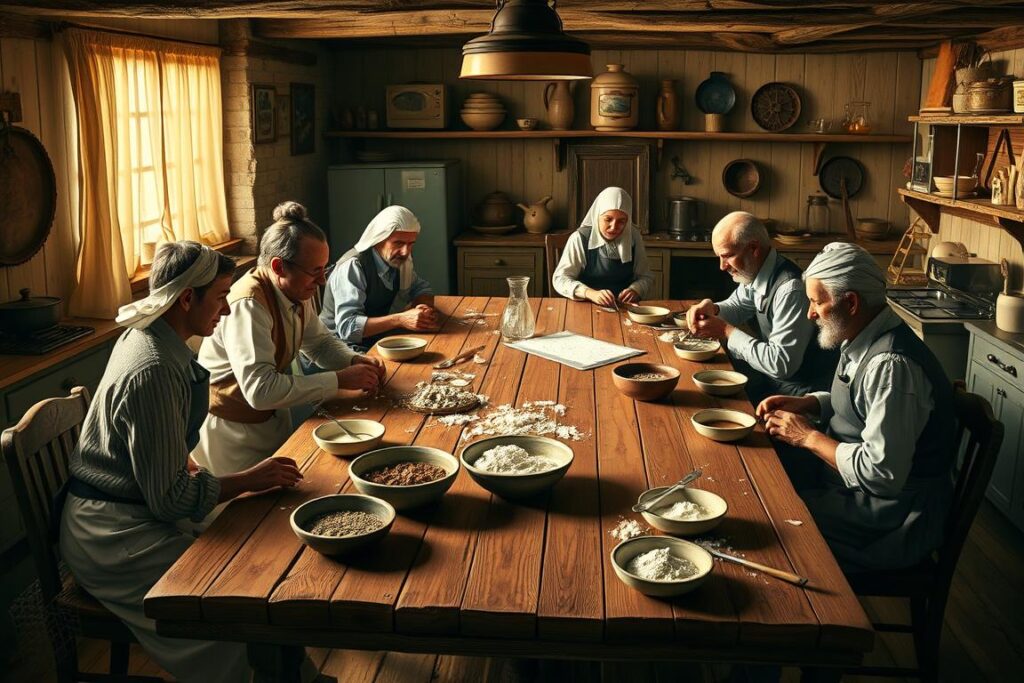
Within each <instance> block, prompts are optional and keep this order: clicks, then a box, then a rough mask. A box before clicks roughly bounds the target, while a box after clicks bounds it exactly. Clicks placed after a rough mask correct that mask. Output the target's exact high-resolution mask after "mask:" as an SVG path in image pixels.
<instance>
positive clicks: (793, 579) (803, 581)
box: [701, 544, 807, 586]
mask: <svg viewBox="0 0 1024 683" xmlns="http://www.w3.org/2000/svg"><path fill="white" fill-rule="evenodd" d="M701 547H703V548H704V550H707V551H708V552H709V553H711V554H712V555H714V556H715V557H717V558H719V559H722V560H726V561H728V562H735V563H736V564H739V565H743V566H744V567H747V568H748V569H756V570H757V571H759V572H764V573H765V574H768V575H769V576H774V577H775V578H776V579H782V580H783V581H788V582H789V583H792V584H794V585H796V586H806V585H807V577H804V576H800V575H798V574H794V573H792V572H787V571H785V570H782V569H775V568H774V567H767V566H765V565H763V564H761V563H759V562H753V561H751V560H745V559H743V558H742V557H736V556H735V555H727V554H725V553H723V552H722V551H721V550H715V549H714V548H712V547H710V546H708V545H704V544H701Z"/></svg>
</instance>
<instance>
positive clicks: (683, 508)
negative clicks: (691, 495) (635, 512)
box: [655, 500, 708, 522]
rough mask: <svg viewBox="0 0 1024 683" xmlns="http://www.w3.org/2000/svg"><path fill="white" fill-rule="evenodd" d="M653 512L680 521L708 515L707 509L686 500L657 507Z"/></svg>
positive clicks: (688, 520)
mask: <svg viewBox="0 0 1024 683" xmlns="http://www.w3.org/2000/svg"><path fill="white" fill-rule="evenodd" d="M655 513H656V514H657V515H658V516H659V517H664V518H665V519H674V520H677V521H680V522H690V521H693V520H695V519H701V518H702V517H707V516H708V511H707V510H706V509H705V508H704V506H703V505H700V504H699V503H693V502H691V501H688V500H681V501H679V502H678V503H673V504H672V505H671V507H665V508H658V510H656V511H655Z"/></svg>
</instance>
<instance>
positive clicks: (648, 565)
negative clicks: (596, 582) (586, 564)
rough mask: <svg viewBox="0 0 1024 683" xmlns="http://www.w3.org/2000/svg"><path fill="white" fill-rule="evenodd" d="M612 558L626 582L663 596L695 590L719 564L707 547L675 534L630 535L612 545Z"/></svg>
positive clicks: (616, 571) (654, 594)
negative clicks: (716, 563) (673, 535)
mask: <svg viewBox="0 0 1024 683" xmlns="http://www.w3.org/2000/svg"><path fill="white" fill-rule="evenodd" d="M611 560H612V568H613V569H614V570H615V575H616V576H617V577H619V580H620V581H622V583H624V584H626V585H627V586H629V587H630V588H634V589H636V590H638V591H640V592H641V593H643V594H644V595H651V596H655V597H662V598H667V597H672V596H676V595H682V594H684V593H689V592H690V591H692V590H694V589H695V588H697V587H698V586H700V585H701V584H702V583H704V581H705V580H706V579H707V578H708V576H710V575H711V569H712V568H713V567H714V565H715V561H714V559H713V558H712V557H711V553H709V552H708V551H707V550H705V549H704V548H701V547H700V546H699V545H697V544H696V543H691V542H690V541H684V540H682V539H680V538H672V537H671V536H637V537H636V538H630V539H628V540H625V541H623V542H622V543H619V544H618V545H617V546H615V547H614V548H613V549H612V552H611Z"/></svg>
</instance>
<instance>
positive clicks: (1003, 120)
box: [908, 114, 1024, 126]
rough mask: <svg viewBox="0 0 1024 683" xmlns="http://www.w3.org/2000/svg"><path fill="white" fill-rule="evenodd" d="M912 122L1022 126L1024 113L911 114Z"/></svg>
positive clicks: (937, 124) (934, 124) (943, 124)
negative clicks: (989, 114)
mask: <svg viewBox="0 0 1024 683" xmlns="http://www.w3.org/2000/svg"><path fill="white" fill-rule="evenodd" d="M908 120H909V121H910V122H911V123H927V124H930V125H933V126H955V125H958V124H962V125H965V126H1022V125H1024V114H996V115H992V116H987V115H985V114H973V115H972V114H959V115H956V116H920V115H916V116H911V117H909V118H908Z"/></svg>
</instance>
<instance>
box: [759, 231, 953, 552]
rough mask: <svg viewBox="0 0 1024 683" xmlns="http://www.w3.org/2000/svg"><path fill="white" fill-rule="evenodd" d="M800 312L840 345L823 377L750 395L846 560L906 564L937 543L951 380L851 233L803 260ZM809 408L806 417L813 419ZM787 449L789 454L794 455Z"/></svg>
mask: <svg viewBox="0 0 1024 683" xmlns="http://www.w3.org/2000/svg"><path fill="white" fill-rule="evenodd" d="M804 283H805V287H806V290H807V298H808V299H809V300H810V308H809V310H808V313H807V315H808V317H809V318H811V319H812V320H815V321H816V322H817V324H818V328H819V341H820V343H821V346H822V347H824V348H836V347H838V348H839V349H840V359H839V367H838V368H837V369H836V374H835V378H834V379H833V382H832V389H831V391H828V392H814V393H812V394H809V395H807V396H802V397H794V396H770V397H768V398H766V399H765V400H764V401H762V402H761V403H760V405H758V406H757V414H758V416H759V417H761V418H763V419H764V420H765V425H766V427H767V430H768V433H769V434H770V435H771V436H772V437H774V438H775V439H777V440H778V441H781V442H782V443H784V444H788V445H789V446H793V447H796V448H795V449H793V450H792V451H790V452H785V451H786V450H788V449H785V448H784V449H782V451H783V459H784V463H785V464H786V465H787V470H791V469H794V468H793V466H794V465H797V466H799V465H800V464H801V463H800V462H799V461H800V459H803V463H802V464H804V465H806V464H814V465H816V466H817V467H816V471H815V472H813V473H812V474H811V476H806V475H807V472H806V471H804V472H799V473H797V472H794V473H792V474H791V477H793V479H794V482H793V483H794V486H796V488H797V491H798V492H799V493H800V495H801V497H802V498H803V499H804V501H805V502H806V503H807V507H808V509H809V510H810V511H811V514H812V515H813V517H814V519H815V521H816V522H817V524H818V526H819V528H820V529H821V532H822V534H823V535H824V536H825V538H826V540H827V541H828V543H829V546H830V547H831V548H832V551H833V552H834V553H835V555H836V558H837V559H838V560H839V562H840V564H841V566H843V568H844V569H846V570H848V571H859V570H860V571H862V570H868V569H898V568H902V567H908V566H912V565H914V564H916V563H918V562H920V561H921V560H923V559H924V558H925V557H927V556H928V555H929V553H931V551H933V550H934V549H935V548H937V547H938V546H939V545H940V544H941V543H942V540H943V529H944V526H945V521H946V516H947V513H948V511H949V505H950V501H951V498H952V491H953V478H952V472H953V458H954V443H953V441H954V438H953V437H954V433H955V431H954V430H955V427H956V418H955V416H954V414H953V410H952V405H953V400H952V394H953V389H952V386H951V385H950V382H949V380H948V379H947V378H946V375H945V373H944V372H943V370H942V367H941V366H940V365H939V362H938V360H937V359H936V358H935V356H934V354H933V353H932V352H931V350H929V349H928V347H927V346H925V344H924V342H922V341H921V340H920V339H919V338H918V337H917V336H916V335H915V334H914V332H913V331H912V330H911V329H910V328H909V327H908V326H907V325H906V323H904V322H903V321H902V320H901V319H900V318H899V317H898V316H897V315H896V314H895V313H894V312H892V310H890V309H889V308H888V306H887V305H886V302H885V277H884V275H883V273H882V271H881V270H880V269H879V267H878V265H877V264H876V263H875V260H874V259H873V258H872V257H871V255H870V254H868V253H867V252H866V251H864V249H862V248H861V247H858V246H856V245H853V244H846V243H840V242H834V243H832V244H829V245H828V246H826V247H825V248H824V249H823V250H822V252H821V253H820V254H818V256H817V257H815V259H814V261H812V262H811V264H810V265H809V266H808V267H807V270H806V271H805V272H804ZM813 420H817V426H815V425H814V424H813V422H812V421H813ZM794 458H795V459H796V462H794Z"/></svg>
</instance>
